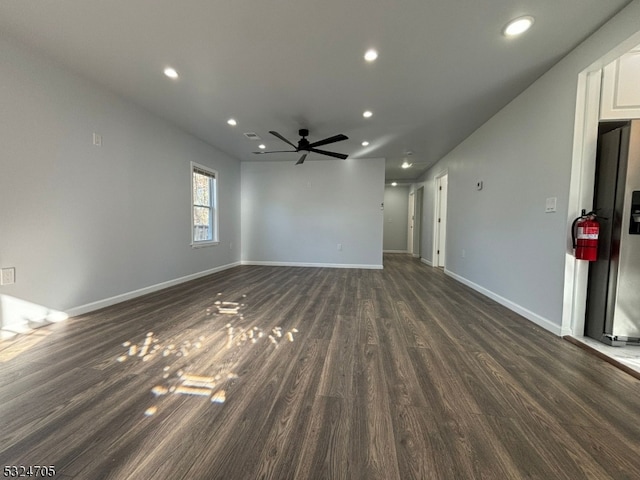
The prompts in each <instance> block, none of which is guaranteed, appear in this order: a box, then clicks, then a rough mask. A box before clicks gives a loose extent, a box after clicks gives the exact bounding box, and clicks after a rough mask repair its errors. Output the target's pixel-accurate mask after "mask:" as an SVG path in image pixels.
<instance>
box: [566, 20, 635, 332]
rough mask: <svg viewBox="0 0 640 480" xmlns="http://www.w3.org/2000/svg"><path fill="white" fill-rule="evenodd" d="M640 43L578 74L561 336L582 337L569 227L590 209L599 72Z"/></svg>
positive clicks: (580, 276) (582, 288) (583, 280)
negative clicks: (584, 210)
mask: <svg viewBox="0 0 640 480" xmlns="http://www.w3.org/2000/svg"><path fill="white" fill-rule="evenodd" d="M639 43H640V31H639V32H637V33H636V34H635V35H632V36H631V37H630V38H628V39H627V40H625V41H624V42H622V43H621V44H620V45H618V46H617V47H616V48H614V49H613V50H611V51H610V52H609V53H608V54H606V55H604V56H603V57H602V58H600V59H599V60H598V61H596V62H594V63H593V64H592V65H590V66H589V67H588V68H586V69H585V70H584V71H583V72H581V73H580V74H579V75H578V89H577V95H576V114H575V122H574V135H573V155H572V160H571V180H570V183H569V202H568V209H567V213H568V216H567V234H566V248H565V262H564V279H565V280H564V292H563V308H562V323H561V327H560V335H561V336H565V335H573V336H577V337H582V336H583V335H584V325H585V315H586V306H587V283H588V273H589V265H587V262H581V261H576V259H575V257H574V256H573V245H572V241H571V231H570V230H571V228H570V226H571V223H572V222H573V219H574V218H576V217H578V216H579V214H580V211H581V209H583V208H587V209H589V206H590V205H592V204H593V192H594V189H595V169H596V153H597V143H598V123H599V122H600V96H601V90H602V69H603V68H604V67H605V66H606V65H608V64H609V63H611V62H612V61H614V60H616V59H617V58H619V57H621V56H622V55H624V54H625V53H626V52H628V51H629V50H631V49H632V48H634V47H636V46H637V45H638V44H639Z"/></svg>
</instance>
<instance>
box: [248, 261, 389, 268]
mask: <svg viewBox="0 0 640 480" xmlns="http://www.w3.org/2000/svg"><path fill="white" fill-rule="evenodd" d="M241 263H242V265H258V266H267V267H319V268H359V269H366V270H382V268H383V267H382V265H364V264H347V263H305V262H262V261H254V260H242V262H241Z"/></svg>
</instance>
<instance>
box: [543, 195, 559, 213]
mask: <svg viewBox="0 0 640 480" xmlns="http://www.w3.org/2000/svg"><path fill="white" fill-rule="evenodd" d="M557 202H558V199H557V197H548V198H547V204H546V207H545V209H544V211H545V213H553V212H555V211H556V203H557Z"/></svg>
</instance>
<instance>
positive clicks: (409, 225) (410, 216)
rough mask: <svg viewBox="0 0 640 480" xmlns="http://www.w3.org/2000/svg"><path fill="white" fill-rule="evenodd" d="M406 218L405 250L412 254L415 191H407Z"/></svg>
mask: <svg viewBox="0 0 640 480" xmlns="http://www.w3.org/2000/svg"><path fill="white" fill-rule="evenodd" d="M407 215H408V220H407V252H408V253H410V254H413V249H414V244H413V231H414V230H415V225H414V223H415V221H414V219H415V217H416V197H415V192H409V202H408V213H407Z"/></svg>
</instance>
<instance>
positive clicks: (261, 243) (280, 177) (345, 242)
mask: <svg viewBox="0 0 640 480" xmlns="http://www.w3.org/2000/svg"><path fill="white" fill-rule="evenodd" d="M383 201H384V159H382V158H376V159H347V160H332V159H328V160H315V161H314V160H307V161H306V162H305V163H304V164H303V165H294V162H293V161H292V162H244V163H242V261H243V262H247V263H276V264H324V265H335V266H359V267H363V268H367V267H368V268H381V267H382V222H383V212H382V210H381V204H382V202H383ZM338 244H341V245H342V250H341V251H339V250H338V248H337V245H338Z"/></svg>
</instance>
